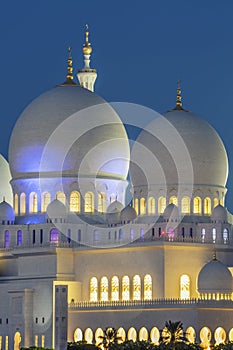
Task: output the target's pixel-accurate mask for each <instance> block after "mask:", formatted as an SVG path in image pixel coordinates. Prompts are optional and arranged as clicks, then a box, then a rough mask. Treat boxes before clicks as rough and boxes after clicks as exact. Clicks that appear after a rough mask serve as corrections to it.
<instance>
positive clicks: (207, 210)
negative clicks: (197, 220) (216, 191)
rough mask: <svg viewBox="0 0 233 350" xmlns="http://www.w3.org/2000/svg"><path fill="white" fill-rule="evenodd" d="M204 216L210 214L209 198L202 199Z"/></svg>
mask: <svg viewBox="0 0 233 350" xmlns="http://www.w3.org/2000/svg"><path fill="white" fill-rule="evenodd" d="M204 214H206V215H210V214H211V199H210V198H209V197H205V199H204Z"/></svg>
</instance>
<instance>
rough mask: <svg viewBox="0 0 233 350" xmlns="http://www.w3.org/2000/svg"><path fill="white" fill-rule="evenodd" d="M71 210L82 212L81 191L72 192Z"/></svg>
mask: <svg viewBox="0 0 233 350" xmlns="http://www.w3.org/2000/svg"><path fill="white" fill-rule="evenodd" d="M70 211H72V212H77V213H80V193H79V192H78V191H72V192H71V194H70Z"/></svg>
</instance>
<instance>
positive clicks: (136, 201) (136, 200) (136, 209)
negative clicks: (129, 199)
mask: <svg viewBox="0 0 233 350" xmlns="http://www.w3.org/2000/svg"><path fill="white" fill-rule="evenodd" d="M134 209H135V211H136V213H137V215H138V198H135V200H134Z"/></svg>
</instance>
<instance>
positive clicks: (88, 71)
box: [77, 24, 97, 92]
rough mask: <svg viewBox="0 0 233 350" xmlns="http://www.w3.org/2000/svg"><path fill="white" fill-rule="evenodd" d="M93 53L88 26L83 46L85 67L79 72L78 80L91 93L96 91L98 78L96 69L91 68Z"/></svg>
mask: <svg viewBox="0 0 233 350" xmlns="http://www.w3.org/2000/svg"><path fill="white" fill-rule="evenodd" d="M91 53H92V47H91V44H90V43H89V31H88V25H87V24H86V41H85V44H84V45H83V56H84V67H83V68H82V69H79V70H78V74H77V77H78V80H79V83H80V85H81V86H82V87H84V88H85V89H88V90H90V91H92V92H93V91H94V84H95V81H96V78H97V73H96V69H92V68H91V67H90V56H91Z"/></svg>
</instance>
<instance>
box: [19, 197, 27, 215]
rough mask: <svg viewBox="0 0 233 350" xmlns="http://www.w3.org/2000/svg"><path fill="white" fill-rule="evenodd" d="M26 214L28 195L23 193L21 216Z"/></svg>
mask: <svg viewBox="0 0 233 350" xmlns="http://www.w3.org/2000/svg"><path fill="white" fill-rule="evenodd" d="M25 213H26V194H25V193H21V195H20V214H25Z"/></svg>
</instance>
